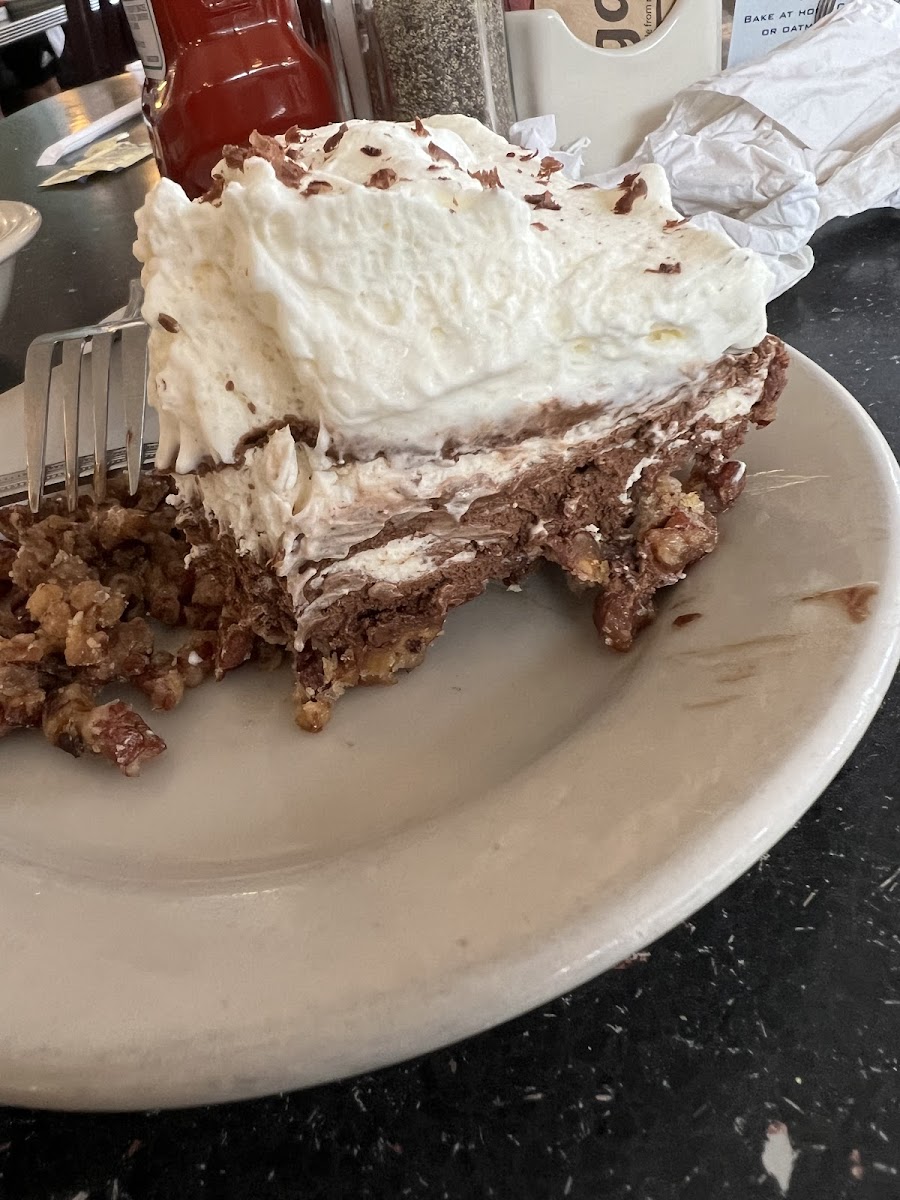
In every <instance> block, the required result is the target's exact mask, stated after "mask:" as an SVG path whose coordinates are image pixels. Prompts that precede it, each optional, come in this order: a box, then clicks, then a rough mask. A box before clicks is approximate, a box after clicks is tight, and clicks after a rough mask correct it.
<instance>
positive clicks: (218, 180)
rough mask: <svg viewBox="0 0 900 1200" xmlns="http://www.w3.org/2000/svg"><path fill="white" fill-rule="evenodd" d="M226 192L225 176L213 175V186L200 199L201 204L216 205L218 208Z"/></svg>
mask: <svg viewBox="0 0 900 1200" xmlns="http://www.w3.org/2000/svg"><path fill="white" fill-rule="evenodd" d="M224 191H225V176H224V175H213V177H212V184H211V185H210V187H209V188H208V189H207V191H205V192H204V193H203V195H202V196H201V197H200V203H201V204H215V205H216V206H218V203H219V201H220V200H221V198H222V193H223V192H224Z"/></svg>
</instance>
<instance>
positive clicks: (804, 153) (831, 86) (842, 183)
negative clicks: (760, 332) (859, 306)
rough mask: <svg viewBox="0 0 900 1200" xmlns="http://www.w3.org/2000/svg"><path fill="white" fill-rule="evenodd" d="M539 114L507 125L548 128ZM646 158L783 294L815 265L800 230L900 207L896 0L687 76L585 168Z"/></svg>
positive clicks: (679, 201)
mask: <svg viewBox="0 0 900 1200" xmlns="http://www.w3.org/2000/svg"><path fill="white" fill-rule="evenodd" d="M541 121H542V119H540V118H539V119H537V120H536V121H533V122H520V123H519V126H518V127H516V126H514V130H518V131H519V133H518V136H519V139H522V138H523V136H524V137H528V138H532V139H533V138H536V137H537V136H538V134H540V136H541V137H542V138H545V137H546V135H547V132H548V127H547V125H546V123H541ZM521 126H527V127H528V128H526V129H524V130H522V129H521ZM554 132H555V130H554ZM523 144H526V143H525V142H524V141H523ZM528 144H531V143H528ZM531 148H542V147H539V146H535V145H532V146H531ZM557 157H559V155H557ZM648 162H656V163H659V164H660V165H661V166H662V167H663V168H664V169H665V171H666V174H667V175H668V177H669V182H670V183H671V185H672V199H673V203H674V204H675V206H676V208H678V209H679V210H680V211H681V212H683V213H684V214H686V215H689V216H691V217H692V218H693V221H692V224H694V225H696V226H698V227H700V228H705V229H715V230H719V231H721V232H723V233H725V234H727V235H728V236H729V237H730V238H732V239H733V240H734V241H735V242H737V243H738V245H741V246H749V247H751V248H752V249H754V250H757V251H758V252H759V253H760V254H762V255H763V257H764V258H765V259H766V261H767V263H768V265H769V267H770V269H771V271H772V275H773V283H772V290H771V294H770V299H774V298H775V297H776V296H779V295H780V294H781V293H782V292H784V291H786V290H787V289H788V288H789V287H791V286H793V284H795V283H796V282H797V281H798V280H799V279H802V278H803V276H804V275H806V274H807V273H808V272H809V271H810V270H811V269H812V265H813V253H812V251H811V250H810V248H809V245H808V242H809V239H810V238H811V237H812V235H813V233H814V232H815V231H816V229H818V228H819V227H820V226H821V225H824V224H825V222H826V221H829V220H831V218H832V217H839V216H851V215H853V214H854V213H858V212H863V211H865V210H866V209H870V208H880V207H895V208H897V207H900V4H898V3H896V2H895V0H850V3H848V4H847V5H846V7H844V8H842V9H840V10H839V11H837V12H835V13H834V14H833V15H832V16H830V17H826V18H825V20H823V21H820V22H818V23H817V24H816V25H814V26H813V27H812V28H811V29H808V30H807V31H806V32H805V33H801V34H799V35H798V36H797V37H796V38H794V39H793V40H792V41H790V42H788V43H786V44H785V45H783V46H780V47H779V48H778V49H776V50H773V51H772V52H771V53H770V54H768V55H767V56H766V57H764V58H762V59H758V60H756V61H754V62H751V63H746V64H745V65H743V66H740V67H737V68H734V69H732V70H730V71H724V72H722V73H720V74H718V75H715V76H713V77H711V78H709V79H705V80H702V81H701V82H699V83H696V84H693V85H692V86H691V87H689V88H686V89H685V90H684V91H682V92H680V93H679V94H678V95H677V96H676V97H675V100H674V102H673V104H672V108H671V109H670V111H669V114H668V116H667V117H666V119H665V121H664V122H663V124H662V125H661V126H660V127H659V128H658V129H656V130H654V132H653V133H651V134H649V135H648V136H647V137H646V138H645V139H644V141H643V142H642V144H641V146H640V147H639V149H638V151H637V153H636V154H635V156H634V158H632V159H631V161H630V162H628V163H623V164H622V165H621V166H620V167H617V168H616V169H615V170H613V171H605V172H603V173H602V174H600V175H592V176H589V177H588V178H589V179H590V181H591V182H594V183H599V184H602V185H603V186H607V187H609V186H615V184H616V183H617V182H618V181H619V180H620V179H621V178H622V176H623V174H626V173H627V172H629V171H633V170H636V169H637V168H639V167H640V166H642V165H644V164H645V163H648Z"/></svg>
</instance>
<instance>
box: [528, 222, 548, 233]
mask: <svg viewBox="0 0 900 1200" xmlns="http://www.w3.org/2000/svg"><path fill="white" fill-rule="evenodd" d="M531 228H532V229H539V230H540V231H541V233H546V232H547V226H546V225H545V224H544V222H543V221H532V222H531Z"/></svg>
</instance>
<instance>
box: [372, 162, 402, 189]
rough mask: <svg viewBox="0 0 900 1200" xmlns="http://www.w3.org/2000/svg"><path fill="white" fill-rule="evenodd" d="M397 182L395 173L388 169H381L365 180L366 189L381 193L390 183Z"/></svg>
mask: <svg viewBox="0 0 900 1200" xmlns="http://www.w3.org/2000/svg"><path fill="white" fill-rule="evenodd" d="M396 182H397V172H396V171H392V170H391V168H390V167H382V168H381V170H380V171H375V172H374V174H372V175H370V176H369V178H368V179H367V180H366V187H370V188H378V190H379V191H381V192H386V191H387V190H388V188H389V187H390V186H391V184H392V183H396Z"/></svg>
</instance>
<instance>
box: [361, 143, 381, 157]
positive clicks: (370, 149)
mask: <svg viewBox="0 0 900 1200" xmlns="http://www.w3.org/2000/svg"><path fill="white" fill-rule="evenodd" d="M359 150H360V153H361V154H368V156H369V158H378V156H379V155H380V154H383V153H384V152H383V151H382V150H381V149H379V147H378V146H360V148H359Z"/></svg>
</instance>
